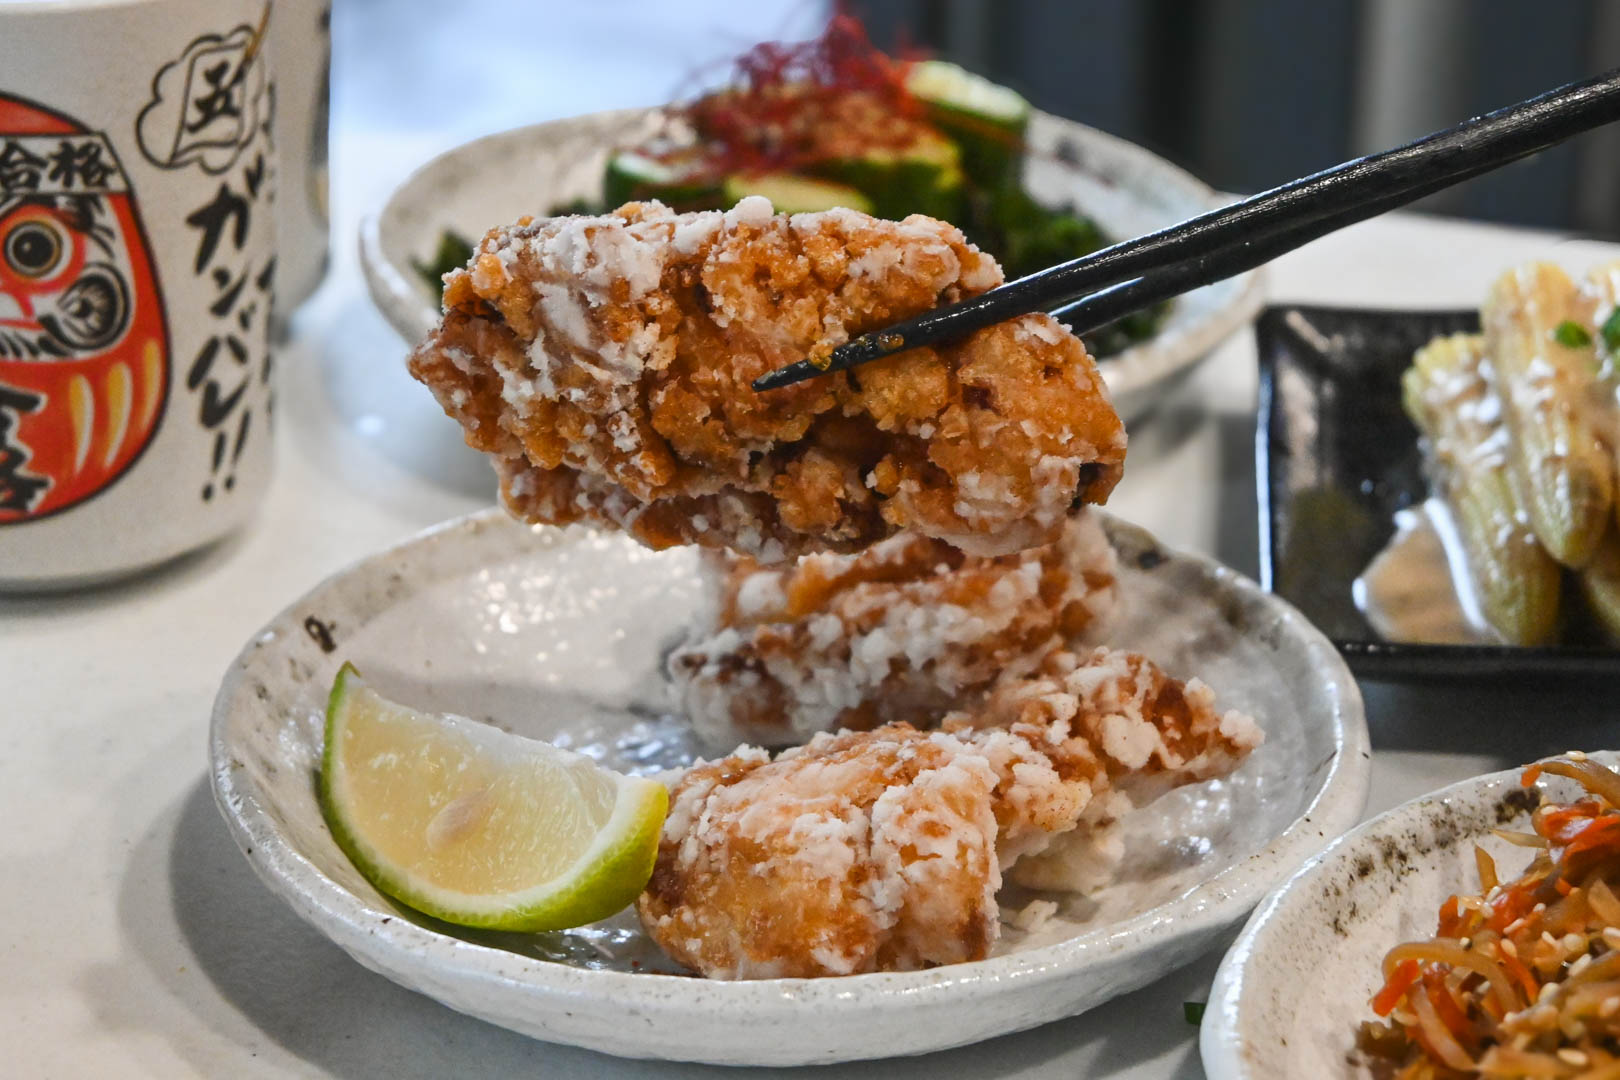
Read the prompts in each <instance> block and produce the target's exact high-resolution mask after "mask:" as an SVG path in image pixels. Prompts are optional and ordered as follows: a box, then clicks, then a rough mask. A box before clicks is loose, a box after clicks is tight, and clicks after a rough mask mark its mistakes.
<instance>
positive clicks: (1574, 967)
mask: <svg viewBox="0 0 1620 1080" xmlns="http://www.w3.org/2000/svg"><path fill="white" fill-rule="evenodd" d="M1591 964H1592V954H1591V953H1581V955H1580V956H1578V957H1577V958H1576V959H1575V962H1574V963H1573V964H1571V965H1569V973H1570V974H1571V975H1579V974H1580V973H1581V972H1583V971H1585V970H1586V969H1587V968H1588V967H1590V966H1591Z"/></svg>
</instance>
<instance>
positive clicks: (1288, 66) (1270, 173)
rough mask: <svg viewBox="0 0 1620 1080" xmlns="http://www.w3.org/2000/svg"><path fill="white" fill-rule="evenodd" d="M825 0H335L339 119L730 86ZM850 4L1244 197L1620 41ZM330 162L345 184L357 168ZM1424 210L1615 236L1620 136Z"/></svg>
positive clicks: (1512, 26) (1433, 1) (1423, 4)
mask: <svg viewBox="0 0 1620 1080" xmlns="http://www.w3.org/2000/svg"><path fill="white" fill-rule="evenodd" d="M832 6H833V5H832V4H831V3H826V2H817V0H750V2H748V3H739V2H736V0H731V2H718V0H680V2H678V3H669V2H665V0H593V2H591V3H588V4H585V3H564V2H560V0H551V2H545V0H531V2H526V3H510V2H497V0H464V2H461V3H457V4H444V3H440V2H437V0H335V3H334V8H333V48H334V57H333V64H334V79H333V117H332V120H333V126H334V134H335V135H341V134H343V133H344V132H345V131H363V132H365V133H366V135H367V136H376V135H384V136H388V137H390V139H391V141H390V143H389V145H386V146H369V145H368V147H367V148H366V151H365V152H367V153H368V154H369V153H380V154H382V155H383V156H384V157H385V158H395V157H400V158H401V159H402V161H409V162H412V163H414V162H416V161H420V160H422V159H423V158H425V157H426V156H427V155H428V154H429V153H432V152H434V151H436V150H439V149H443V148H444V147H445V146H448V145H452V144H453V142H454V141H456V139H457V138H465V137H467V136H469V135H476V134H480V133H483V132H488V131H495V130H499V129H500V128H503V127H511V126H514V125H516V124H522V123H529V122H534V121H538V120H544V119H551V118H555V117H559V116H566V115H571V114H575V113H580V112H586V111H590V110H593V109H602V108H614V107H622V106H631V105H646V104H653V103H656V102H660V101H665V100H668V99H669V98H670V97H671V96H672V95H675V94H681V93H685V92H689V91H690V90H692V89H693V88H694V87H695V86H698V85H702V84H703V83H704V82H706V81H713V79H715V78H716V77H718V76H719V75H720V74H721V73H723V67H722V66H721V65H723V62H724V60H725V59H726V58H728V57H730V56H732V55H735V54H736V53H737V52H739V51H741V50H742V49H745V48H747V47H748V46H749V45H751V44H753V43H755V42H757V41H760V40H764V39H768V38H773V37H775V38H800V37H807V36H811V35H813V34H814V33H815V32H817V31H818V30H819V28H820V26H821V25H822V23H823V22H824V21H825V19H826V18H827V16H828V14H829V13H830V11H831V10H832ZM847 6H848V7H849V8H850V9H851V10H853V11H854V12H855V13H856V14H858V15H860V16H861V17H862V18H863V19H864V20H865V21H866V22H867V25H868V27H869V29H870V30H871V33H872V35H873V38H874V39H875V40H876V41H877V42H878V44H880V45H882V46H884V47H886V48H891V49H896V48H904V47H911V48H920V49H924V50H927V51H928V52H930V53H933V54H935V55H940V56H944V57H946V58H948V59H952V60H956V61H957V62H959V63H961V64H964V65H965V66H968V67H970V68H973V69H975V70H977V71H979V72H981V73H983V74H986V75H988V76H990V77H991V78H993V79H995V80H996V81H998V82H1003V83H1006V84H1007V85H1010V86H1012V87H1014V88H1016V89H1018V90H1019V91H1021V92H1022V93H1024V94H1025V95H1026V96H1027V97H1028V98H1030V100H1031V101H1033V102H1034V103H1035V104H1036V105H1037V106H1038V107H1040V108H1043V109H1046V110H1048V111H1051V112H1055V113H1058V114H1061V115H1064V116H1068V117H1072V118H1074V119H1077V120H1081V121H1084V122H1085V123H1088V124H1092V125H1094V126H1096V127H1100V128H1103V129H1105V130H1107V131H1110V132H1113V133H1115V134H1118V135H1121V136H1124V137H1125V138H1128V139H1131V140H1132V141H1135V142H1139V143H1141V144H1143V145H1145V146H1147V147H1149V148H1151V149H1153V150H1156V151H1158V152H1159V153H1161V154H1163V155H1164V156H1166V157H1168V158H1169V159H1171V160H1172V161H1175V162H1177V163H1178V164H1180V165H1182V166H1184V167H1185V168H1187V169H1189V170H1191V171H1192V172H1193V173H1195V174H1197V175H1198V176H1200V177H1201V178H1203V179H1205V180H1207V181H1208V182H1210V183H1211V184H1213V185H1215V186H1216V187H1219V188H1223V189H1225V190H1229V191H1237V192H1249V191H1257V190H1260V189H1263V188H1266V187H1269V186H1272V185H1274V184H1277V183H1281V182H1283V181H1285V180H1289V179H1292V178H1293V177H1295V176H1299V175H1302V174H1304V173H1307V172H1311V171H1314V170H1316V169H1320V168H1324V167H1326V166H1329V165H1332V164H1335V163H1337V162H1339V161H1341V160H1343V159H1345V158H1347V157H1350V156H1352V155H1354V154H1359V153H1366V152H1369V151H1373V150H1378V149H1383V148H1385V147H1388V146H1392V145H1395V144H1396V143H1399V142H1402V141H1405V140H1407V139H1410V138H1413V137H1415V136H1417V135H1421V134H1424V133H1426V132H1428V131H1432V130H1434V129H1436V128H1439V127H1443V126H1446V125H1448V124H1451V123H1454V122H1456V121H1458V120H1461V119H1463V118H1465V117H1467V116H1470V115H1473V114H1475V113H1478V112H1481V111H1485V110H1487V109H1491V108H1495V107H1498V106H1501V105H1506V104H1510V103H1512V102H1515V101H1518V100H1520V99H1522V98H1524V97H1528V96H1530V95H1532V94H1534V93H1537V92H1539V91H1541V90H1545V89H1549V88H1551V87H1553V86H1556V85H1558V84H1560V83H1564V82H1568V81H1570V80H1572V79H1576V78H1580V77H1582V76H1585V75H1591V74H1596V73H1598V72H1600V71H1602V70H1604V69H1606V68H1607V67H1610V66H1613V65H1614V63H1615V62H1616V61H1615V58H1616V57H1620V3H1613V2H1607V3H1606V2H1603V0H1559V2H1556V3H1525V2H1523V0H1306V2H1300V0H853V2H852V3H850V4H848V5H847ZM367 142H368V144H369V142H370V140H369V138H368V140H367ZM334 165H335V167H336V169H335V175H334V181H336V182H338V183H341V175H342V174H341V171H340V170H341V162H340V161H335V162H334ZM395 178H396V179H397V176H396V177H395ZM335 194H338V193H335ZM1422 208H1423V209H1427V210H1431V211H1435V212H1440V213H1448V214H1457V215H1463V216H1468V217H1476V218H1483V219H1487V220H1492V221H1499V222H1507V223H1516V224H1524V225H1536V226H1542V227H1547V228H1556V229H1568V230H1576V231H1582V232H1590V233H1595V234H1599V235H1611V236H1612V235H1617V234H1620V131H1612V130H1611V131H1602V132H1597V133H1594V134H1592V135H1589V136H1586V137H1584V138H1583V139H1580V140H1576V141H1574V142H1572V143H1570V144H1567V145H1565V146H1563V147H1560V148H1558V149H1556V150H1553V151H1550V152H1548V153H1545V154H1542V155H1540V156H1539V157H1538V158H1536V159H1534V160H1531V161H1528V162H1525V163H1523V164H1520V165H1518V166H1515V167H1512V168H1509V169H1505V170H1502V171H1500V172H1498V173H1495V174H1492V175H1490V176H1486V177H1482V178H1481V179H1479V180H1476V181H1474V182H1472V183H1471V184H1468V185H1465V186H1463V187H1460V188H1456V189H1453V190H1451V191H1447V192H1444V193H1442V194H1441V195H1438V196H1435V197H1434V198H1432V199H1430V200H1428V201H1427V202H1425V203H1424V204H1423V207H1422ZM339 236H340V237H341V236H342V234H341V233H339ZM340 242H341V241H340Z"/></svg>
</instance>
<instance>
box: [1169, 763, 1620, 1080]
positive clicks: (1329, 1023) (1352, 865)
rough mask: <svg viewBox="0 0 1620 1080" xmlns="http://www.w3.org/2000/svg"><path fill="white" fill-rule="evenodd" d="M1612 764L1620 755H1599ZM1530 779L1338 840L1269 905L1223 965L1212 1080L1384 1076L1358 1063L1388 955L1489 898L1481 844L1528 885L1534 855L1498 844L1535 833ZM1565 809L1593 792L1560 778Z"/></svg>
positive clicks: (1438, 795) (1490, 783) (1209, 1063)
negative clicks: (1482, 893) (1478, 862)
mask: <svg viewBox="0 0 1620 1080" xmlns="http://www.w3.org/2000/svg"><path fill="white" fill-rule="evenodd" d="M1593 757H1594V758H1596V759H1597V760H1599V761H1602V762H1603V763H1604V764H1606V765H1611V766H1613V765H1614V764H1615V763H1616V760H1617V755H1616V754H1614V753H1602V754H1594V755H1593ZM1520 772H1521V770H1519V769H1510V770H1508V771H1506V772H1499V773H1491V774H1489V775H1487V776H1480V777H1475V778H1474V779H1472V780H1464V781H1462V782H1461V783H1458V784H1453V785H1452V786H1450V787H1448V788H1444V789H1442V790H1440V791H1437V792H1435V793H1434V794H1432V795H1425V796H1423V797H1422V798H1420V799H1414V800H1413V801H1411V802H1409V803H1406V804H1404V805H1402V806H1398V807H1396V808H1395V809H1393V810H1391V811H1389V812H1388V813H1385V814H1380V815H1379V816H1378V817H1376V818H1374V819H1373V820H1371V821H1369V822H1367V823H1366V824H1365V825H1362V826H1361V827H1360V828H1358V829H1356V830H1355V831H1354V832H1351V833H1349V834H1347V835H1346V836H1343V837H1341V838H1340V839H1338V840H1337V841H1335V842H1334V843H1333V844H1332V845H1330V846H1329V847H1328V848H1326V849H1325V850H1323V851H1322V852H1321V854H1319V855H1317V856H1316V858H1314V859H1312V860H1311V861H1310V862H1309V863H1307V864H1306V865H1305V866H1303V867H1301V868H1300V870H1299V872H1298V873H1296V874H1294V875H1293V876H1292V877H1291V878H1289V880H1288V881H1287V882H1286V883H1284V884H1283V885H1282V886H1281V887H1279V888H1278V889H1277V891H1276V892H1274V893H1272V894H1271V895H1270V896H1268V897H1267V898H1266V899H1265V902H1264V903H1262V904H1261V905H1260V907H1259V910H1257V911H1256V912H1255V913H1254V917H1253V918H1252V919H1250V920H1249V924H1248V925H1247V926H1246V927H1244V929H1243V933H1242V934H1241V935H1240V936H1239V937H1238V939H1237V942H1236V944H1234V945H1233V946H1232V950H1231V951H1230V952H1228V953H1227V954H1226V959H1225V960H1223V961H1222V962H1221V967H1220V971H1219V972H1217V974H1216V976H1215V985H1214V988H1213V989H1212V990H1211V991H1210V1000H1209V1005H1208V1007H1207V1009H1206V1011H1205V1013H1204V1023H1203V1030H1202V1033H1201V1037H1200V1044H1201V1045H1200V1049H1201V1050H1202V1053H1203V1059H1204V1069H1205V1071H1206V1072H1207V1073H1208V1074H1209V1078H1210V1080H1292V1078H1294V1077H1302V1076H1309V1077H1314V1078H1318V1080H1335V1078H1349V1077H1355V1078H1357V1080H1361V1078H1363V1077H1368V1076H1370V1075H1371V1074H1370V1073H1367V1072H1366V1071H1365V1070H1363V1069H1361V1068H1359V1067H1357V1066H1354V1065H1352V1064H1351V1062H1350V1060H1349V1056H1348V1055H1349V1053H1350V1051H1351V1050H1352V1049H1353V1048H1354V1046H1355V1036H1356V1029H1357V1027H1358V1026H1359V1025H1360V1023H1361V1021H1363V1020H1371V1019H1373V1013H1372V1010H1371V1008H1370V1007H1369V1006H1368V1004H1367V1003H1368V1001H1369V1000H1370V999H1371V998H1372V996H1373V994H1374V993H1376V992H1377V991H1378V988H1379V987H1380V986H1382V985H1383V978H1382V977H1381V975H1380V965H1381V963H1382V961H1383V959H1384V954H1385V953H1386V952H1388V951H1389V950H1390V949H1392V948H1394V947H1395V946H1396V945H1398V944H1400V943H1401V942H1403V941H1413V940H1422V939H1427V938H1430V937H1433V936H1434V931H1435V925H1436V922H1437V920H1438V917H1439V911H1440V905H1441V904H1443V903H1444V902H1445V900H1446V897H1448V896H1451V895H1452V894H1453V893H1460V892H1461V893H1475V892H1477V891H1478V886H1479V874H1478V871H1477V870H1476V869H1475V866H1474V845H1475V844H1476V843H1477V844H1480V845H1481V846H1482V847H1484V848H1485V850H1486V851H1488V852H1490V853H1491V856H1492V857H1493V858H1495V859H1496V862H1497V866H1498V867H1500V868H1501V872H1502V877H1503V878H1504V879H1506V878H1508V877H1517V876H1518V874H1519V873H1520V872H1521V871H1522V870H1523V869H1524V867H1525V866H1527V865H1528V864H1529V862H1530V859H1531V855H1532V853H1531V852H1529V851H1526V850H1525V849H1524V848H1519V847H1514V846H1513V845H1511V844H1509V843H1507V842H1506V841H1503V840H1500V839H1498V838H1496V837H1495V836H1493V835H1491V830H1492V829H1495V828H1508V829H1521V830H1528V829H1529V827H1530V826H1529V815H1528V808H1529V806H1530V805H1533V804H1531V803H1529V802H1528V797H1529V795H1530V793H1528V792H1526V791H1525V789H1524V788H1522V787H1520V785H1519V776H1520ZM1541 786H1542V788H1543V789H1544V790H1545V791H1547V792H1548V794H1549V795H1550V796H1551V797H1552V798H1554V799H1557V800H1560V801H1566V800H1568V799H1571V798H1573V797H1575V796H1576V795H1577V794H1578V793H1579V792H1580V791H1581V788H1580V785H1578V784H1576V783H1575V782H1574V781H1573V780H1566V779H1564V778H1562V777H1557V776H1548V777H1545V778H1544V779H1543V780H1542V781H1541Z"/></svg>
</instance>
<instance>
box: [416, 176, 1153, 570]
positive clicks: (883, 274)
mask: <svg viewBox="0 0 1620 1080" xmlns="http://www.w3.org/2000/svg"><path fill="white" fill-rule="evenodd" d="M1000 281H1001V272H1000V270H999V268H998V267H997V266H996V264H995V261H994V260H993V259H991V258H990V257H989V256H987V255H985V254H983V253H982V252H980V251H979V250H978V249H977V248H975V247H973V246H972V245H971V244H969V243H967V242H966V240H964V239H963V237H962V234H961V233H960V232H959V231H958V230H957V229H955V228H954V227H952V226H950V225H948V224H946V223H944V222H940V221H935V220H933V219H930V218H925V217H920V216H913V217H910V218H907V219H906V220H905V221H902V222H891V221H880V220H877V219H875V218H871V217H868V216H866V215H864V214H859V213H856V212H854V211H850V210H830V211H827V212H825V213H819V214H799V215H795V216H793V217H791V218H790V217H787V216H785V215H777V216H773V215H772V214H771V211H770V206H769V203H767V202H766V201H765V200H763V199H759V198H749V199H744V200H743V201H741V202H740V203H738V204H737V206H736V207H734V208H733V209H732V210H729V211H726V212H724V213H722V212H720V211H705V212H701V213H692V214H680V215H677V214H675V213H673V212H672V211H670V210H669V209H667V208H666V207H664V206H662V205H660V204H658V203H631V204H628V205H626V206H624V207H621V208H620V209H619V210H618V211H616V212H614V213H612V214H608V215H605V216H600V217H566V218H554V219H551V220H548V221H540V222H535V221H525V222H523V223H520V224H518V225H516V226H513V227H510V228H502V229H496V230H494V231H492V232H490V233H489V234H488V235H487V236H485V237H484V239H483V241H482V243H481V244H480V245H479V248H478V251H477V253H476V254H475V255H474V257H473V259H472V261H471V262H470V264H469V266H468V267H467V268H466V269H463V270H458V271H455V272H454V273H451V274H449V275H446V280H445V291H444V303H445V314H444V318H443V321H442V323H441V324H440V326H439V327H438V328H437V329H436V330H435V331H434V332H433V334H432V335H430V337H429V338H428V340H427V341H426V342H424V343H423V344H422V345H421V346H420V347H418V348H417V349H416V350H415V352H414V353H413V354H412V356H411V359H410V369H411V372H412V373H413V374H414V375H415V376H416V377H417V378H418V379H420V380H421V381H422V382H424V383H426V384H427V385H428V386H429V387H430V388H431V389H432V390H433V392H434V394H435V395H436V396H437V398H438V400H439V402H440V404H441V405H442V406H443V407H444V409H445V411H446V412H448V413H449V414H450V415H451V416H453V417H455V418H456V419H457V420H458V421H460V423H461V424H462V427H463V430H464V432H465V435H466V439H467V442H468V443H469V445H471V446H473V447H475V448H477V449H479V450H483V451H486V452H488V453H490V454H491V455H493V457H494V458H495V460H496V465H497V471H498V472H499V474H500V478H501V488H502V493H503V496H504V498H505V501H506V504H507V506H508V507H509V508H510V509H511V510H512V511H513V512H514V513H515V514H517V515H518V516H520V517H522V518H524V519H526V520H528V521H532V522H550V523H555V524H566V523H569V522H575V521H589V522H593V523H597V524H605V525H610V526H615V527H619V528H623V529H625V530H627V531H629V532H630V533H631V534H632V535H634V536H635V537H637V538H638V539H640V540H641V541H642V542H643V543H646V544H648V545H649V546H651V547H660V548H661V547H668V546H671V545H675V544H683V543H698V544H702V545H704V546H708V547H727V548H731V549H733V550H736V551H739V552H742V553H744V554H747V555H750V556H753V557H754V558H757V559H760V560H761V561H764V562H781V561H784V560H786V559H788V558H791V557H794V556H797V555H799V554H803V553H806V552H810V551H821V550H827V551H840V552H851V551H858V550H860V549H862V548H864V547H866V546H867V545H869V544H871V543H872V542H874V541H876V540H879V539H882V538H884V537H886V536H890V535H892V534H894V533H895V532H897V531H899V530H900V529H903V528H909V529H912V530H914V531H916V532H918V533H919V534H921V535H923V536H927V537H931V538H935V539H941V540H946V541H948V542H950V543H952V544H954V545H956V546H958V547H960V548H962V549H963V550H965V551H969V552H972V553H976V554H1003V553H1007V552H1011V551H1017V550H1022V549H1024V548H1028V547H1032V546H1036V545H1038V544H1043V543H1049V542H1051V541H1052V540H1054V539H1056V537H1057V534H1058V532H1059V530H1060V529H1061V528H1062V525H1063V522H1064V520H1065V519H1066V518H1067V517H1068V516H1069V514H1070V513H1071V511H1072V510H1073V509H1075V508H1078V507H1079V506H1080V505H1081V504H1083V503H1087V502H1100V501H1102V500H1104V499H1105V498H1106V497H1107V495H1108V493H1109V491H1110V490H1112V488H1113V486H1114V484H1115V483H1116V482H1117V481H1118V480H1119V477H1120V473H1121V470H1122V468H1123V461H1124V454H1125V434H1124V429H1123V427H1122V425H1121V424H1120V421H1119V417H1118V416H1117V415H1116V414H1115V412H1114V409H1113V406H1112V405H1111V404H1110V402H1109V399H1108V394H1107V390H1106V388H1105V387H1104V386H1103V383H1102V379H1101V377H1100V375H1099V374H1098V372H1097V368H1096V365H1095V364H1094V363H1093V362H1092V360H1091V358H1090V357H1089V356H1087V355H1086V352H1085V349H1084V348H1083V347H1082V346H1081V344H1080V342H1079V339H1077V338H1075V337H1074V336H1073V335H1071V334H1069V333H1068V332H1067V331H1066V330H1064V329H1063V328H1062V327H1061V326H1060V325H1059V324H1057V323H1056V322H1055V321H1053V320H1052V319H1051V318H1049V317H1047V316H1045V315H1027V316H1024V317H1022V318H1019V319H1015V320H1012V321H1010V322H1007V323H1003V324H1000V325H997V326H993V327H990V328H988V329H985V330H982V331H979V332H978V333H976V334H974V335H972V336H971V337H969V338H967V339H966V340H963V341H961V342H957V343H953V344H949V345H945V346H941V347H939V348H918V349H912V350H909V351H907V352H904V353H901V354H898V355H896V356H893V357H889V358H886V359H884V360H881V361H878V362H876V363H873V364H870V365H867V366H865V367H863V368H861V369H860V370H859V372H857V373H841V374H836V375H831V376H828V377H824V378H819V379H813V380H810V381H809V382H806V383H802V384H799V385H797V386H793V387H788V388H785V389H782V390H777V391H771V392H768V393H765V394H758V393H755V392H754V391H753V390H752V389H751V388H750V385H749V384H750V383H751V382H752V380H753V379H755V378H756V377H758V376H759V375H762V374H764V373H765V372H767V371H770V370H772V369H774V368H777V367H780V366H782V365H784V364H787V363H789V362H791V361H794V360H800V359H803V358H805V357H807V356H811V355H820V354H821V353H823V352H824V351H826V350H827V349H829V348H831V347H833V346H836V345H838V344H841V343H843V342H844V341H847V340H848V339H849V338H851V337H852V336H855V335H858V334H860V333H863V332H865V331H868V330H875V329H879V328H881V327H883V326H886V325H888V324H890V323H892V322H895V321H897V320H900V319H904V318H907V317H910V316H912V315H916V314H919V313H921V312H923V311H925V310H928V309H930V308H933V307H936V306H939V305H940V304H944V303H948V302H950V301H953V300H957V299H960V298H962V297H966V296H971V295H974V294H976V293H980V292H983V291H985V290H986V289H989V288H991V287H993V286H995V285H997V284H999V283H1000Z"/></svg>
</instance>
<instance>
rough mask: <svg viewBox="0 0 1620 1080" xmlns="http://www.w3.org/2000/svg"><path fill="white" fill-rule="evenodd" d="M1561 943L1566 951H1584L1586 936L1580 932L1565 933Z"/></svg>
mask: <svg viewBox="0 0 1620 1080" xmlns="http://www.w3.org/2000/svg"><path fill="white" fill-rule="evenodd" d="M1560 944H1562V945H1563V946H1564V951H1565V952H1567V953H1584V952H1585V951H1586V938H1584V937H1582V936H1581V935H1580V934H1576V933H1568V934H1565V935H1564V939H1563V941H1562V942H1560Z"/></svg>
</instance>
